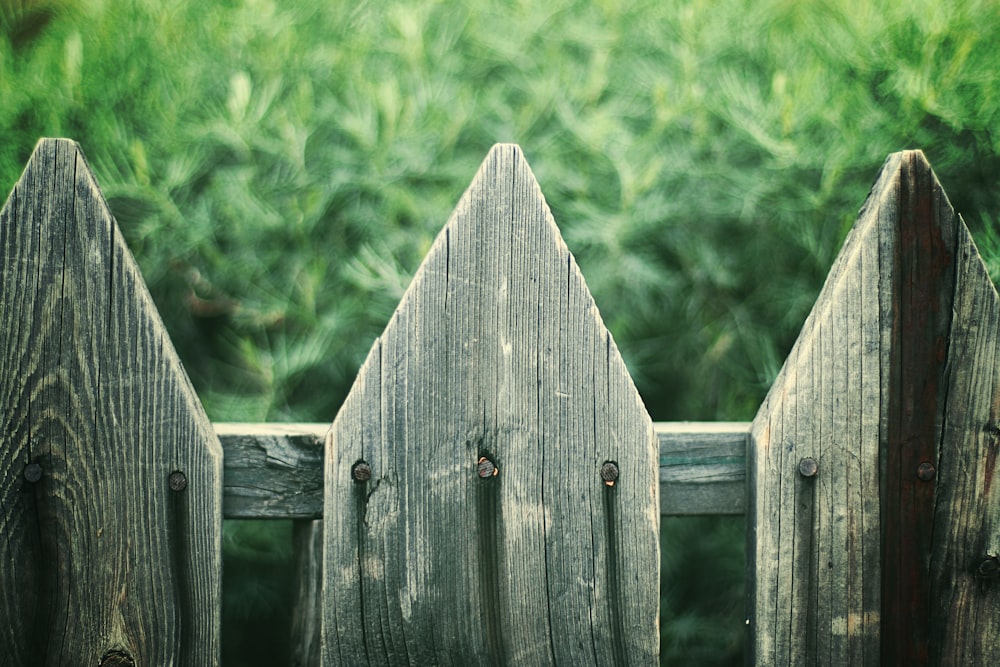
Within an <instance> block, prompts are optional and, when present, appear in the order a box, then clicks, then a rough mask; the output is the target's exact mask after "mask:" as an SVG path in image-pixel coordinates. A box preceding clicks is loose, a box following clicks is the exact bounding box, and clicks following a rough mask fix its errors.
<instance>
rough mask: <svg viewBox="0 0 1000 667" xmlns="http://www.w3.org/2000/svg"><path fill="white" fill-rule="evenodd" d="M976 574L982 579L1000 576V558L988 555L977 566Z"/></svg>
mask: <svg viewBox="0 0 1000 667" xmlns="http://www.w3.org/2000/svg"><path fill="white" fill-rule="evenodd" d="M976 576H977V577H979V578H980V579H998V578H1000V559H998V558H997V557H996V556H987V557H986V558H984V559H983V561H982V562H981V563H980V564H979V567H977V568H976Z"/></svg>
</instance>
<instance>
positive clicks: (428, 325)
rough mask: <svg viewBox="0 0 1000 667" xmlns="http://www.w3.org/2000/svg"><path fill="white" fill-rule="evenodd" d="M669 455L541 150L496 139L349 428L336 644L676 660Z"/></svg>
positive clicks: (333, 629)
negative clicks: (538, 159) (561, 228)
mask: <svg viewBox="0 0 1000 667" xmlns="http://www.w3.org/2000/svg"><path fill="white" fill-rule="evenodd" d="M656 455H657V443H656V438H655V435H654V433H653V429H652V424H651V422H650V420H649V417H648V416H647V415H646V412H645V409H644V408H643V406H642V403H641V401H640V399H639V396H638V394H637V393H636V391H635V388H634V387H633V386H632V383H631V380H630V378H629V376H628V373H627V372H626V370H625V367H624V364H623V363H622V360H621V358H620V356H619V353H618V350H617V348H616V346H615V344H614V341H613V340H612V339H611V336H610V335H609V334H608V332H607V330H606V329H605V328H604V325H603V324H602V323H601V320H600V316H599V314H598V312H597V309H596V307H595V306H594V303H593V300H592V298H591V297H590V294H589V292H588V291H587V289H586V286H585V285H584V282H583V279H582V277H581V275H580V273H579V270H578V269H577V267H576V264H575V262H574V260H573V258H572V256H571V255H570V254H569V252H568V250H567V249H566V246H565V245H564V243H563V242H562V240H561V238H560V236H559V233H558V230H557V229H556V227H555V224H554V222H553V221H552V218H551V215H550V213H549V211H548V208H547V206H546V204H545V202H544V199H543V197H542V195H541V192H540V191H539V189H538V186H537V184H536V182H535V179H534V177H533V175H532V174H531V171H530V170H529V168H528V166H527V164H526V163H525V161H524V160H523V158H522V157H521V154H520V150H519V149H518V148H517V147H515V146H498V147H496V148H494V149H493V151H492V152H491V153H490V155H489V156H488V157H487V159H486V161H485V162H484V164H483V167H482V168H481V170H480V172H479V174H478V175H477V176H476V178H475V180H474V181H473V183H472V185H471V186H470V188H469V190H468V191H467V192H466V194H465V196H464V197H463V199H462V201H461V203H460V204H459V205H458V207H457V209H456V211H455V213H454V215H453V216H452V219H451V220H450V221H449V223H448V225H447V226H446V227H445V229H444V230H443V231H442V233H441V234H440V236H439V237H438V239H437V241H436V243H435V245H434V247H433V248H432V249H431V251H430V253H429V255H428V257H427V259H426V260H425V262H424V264H423V265H422V267H421V269H420V270H419V272H418V274H417V276H416V277H415V278H414V281H413V284H412V285H411V287H410V289H409V290H408V292H407V294H406V295H405V296H404V298H403V300H402V302H401V304H400V306H399V308H398V309H397V311H396V313H395V314H394V315H393V318H392V320H391V321H390V323H389V325H388V327H387V328H386V330H385V332H384V333H383V335H382V336H381V338H379V340H378V341H377V342H376V343H375V345H374V347H373V349H372V351H371V353H370V355H369V357H368V359H367V361H366V362H365V364H364V366H363V368H362V370H361V372H360V373H359V376H358V379H357V381H356V383H355V385H354V387H353V389H352V391H351V393H350V395H349V397H348V398H347V400H346V402H345V404H344V406H343V408H342V409H341V411H340V413H339V414H338V416H337V419H336V420H335V422H334V424H333V428H332V430H331V433H330V436H329V439H328V443H327V459H326V484H327V487H326V493H327V495H326V504H325V509H324V556H325V558H324V581H325V590H324V593H325V600H324V609H323V651H324V663H325V664H377V665H382V664H390V665H403V664H407V665H408V664H442V665H487V664H497V663H499V664H516V665H535V664H553V663H558V664H565V665H586V664H609V665H613V664H619V665H640V664H653V663H655V661H656V655H657V652H658V643H659V638H658V632H657V615H658V613H657V612H658V606H659V593H658V589H659V585H658V583H659V575H658V571H659V544H658V530H657V529H658V518H659V512H658V511H657V507H658V500H657V488H658V484H657V477H656V475H657V462H656ZM483 459H487V460H489V461H492V462H493V463H494V464H495V466H496V471H497V473H496V474H495V475H494V474H492V472H491V470H490V468H489V466H488V465H486V464H485V463H484V462H483V461H482V460H483ZM362 460H363V461H365V462H366V463H367V464H368V465H369V466H370V469H371V479H369V480H365V481H361V482H357V481H354V480H353V479H352V468H353V467H354V466H355V464H356V463H357V462H359V461H362ZM606 461H616V462H617V463H618V466H619V469H620V477H619V478H618V480H617V483H616V484H615V485H614V486H607V485H605V484H604V483H603V481H602V479H601V475H600V472H601V468H602V464H604V463H605V462H606ZM480 464H483V465H482V471H483V474H485V475H486V477H485V478H481V477H480V476H479V475H478V474H477V470H479V469H480Z"/></svg>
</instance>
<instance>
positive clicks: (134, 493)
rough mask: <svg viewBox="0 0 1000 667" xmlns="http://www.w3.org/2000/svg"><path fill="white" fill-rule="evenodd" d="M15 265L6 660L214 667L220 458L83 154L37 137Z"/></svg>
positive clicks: (0, 511)
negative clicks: (114, 659)
mask: <svg viewBox="0 0 1000 667" xmlns="http://www.w3.org/2000/svg"><path fill="white" fill-rule="evenodd" d="M0 253H2V254H0V257H2V263H0V280H2V285H3V289H2V292H0V331H3V334H4V339H3V345H2V348H0V422H2V424H0V438H2V441H0V533H2V534H3V539H0V618H3V619H4V622H3V623H0V656H3V662H4V664H12V665H98V664H100V663H101V661H102V659H104V658H105V656H118V657H121V656H123V655H124V656H127V657H129V658H130V659H131V660H132V661H133V662H134V663H135V664H136V665H168V664H174V665H210V664H217V663H218V654H219V608H220V588H221V572H220V570H221V562H220V560H221V557H220V548H221V488H222V461H221V449H220V447H219V444H218V440H217V439H216V438H215V435H214V433H213V432H212V426H211V424H210V423H209V422H208V420H207V418H206V416H205V414H204V412H203V411H202V408H201V405H200V403H199V402H198V400H197V398H196V396H195V394H194V392H193V390H192V388H191V386H190V384H189V382H188V380H187V376H186V375H185V373H184V371H183V369H182V368H181V366H180V363H179V362H178V360H177V357H176V354H175V353H174V351H173V348H172V346H171V344H170V341H169V340H168V338H167V336H166V334H165V332H164V329H163V326H162V324H161V322H160V320H159V318H158V315H157V314H156V310H155V308H154V306H153V303H152V301H151V300H150V298H149V295H148V293H147V292H146V289H145V286H144V285H143V282H142V279H141V278H140V276H139V274H138V272H137V270H136V267H135V264H134V262H133V260H132V258H131V255H130V254H129V252H128V250H127V248H126V247H125V245H124V243H123V241H122V238H121V235H120V233H119V232H118V230H117V227H116V225H115V222H114V220H113V219H112V217H111V215H110V214H109V212H108V209H107V205H106V203H105V201H104V199H103V197H102V196H101V194H100V191H99V190H98V188H97V185H96V183H95V182H94V179H93V176H92V174H91V172H90V169H89V168H88V166H87V163H86V161H85V160H84V158H83V155H82V153H81V152H80V150H79V147H78V146H77V145H76V144H75V143H73V142H70V141H66V140H42V141H41V142H39V144H38V146H37V148H36V150H35V152H34V154H33V155H32V157H31V160H30V162H29V163H28V166H27V167H26V169H25V171H24V173H23V175H22V177H21V179H20V180H19V181H18V183H17V185H16V186H15V187H14V190H13V192H12V193H11V195H10V197H9V199H8V200H7V203H6V204H5V206H4V208H3V211H2V212H0ZM175 472H183V474H184V475H186V488H184V489H183V490H179V491H172V490H171V488H170V485H169V480H170V478H171V475H172V474H173V473H175ZM31 480H37V481H31ZM174 481H175V485H176V486H181V484H180V483H179V482H180V478H179V477H177V476H175V477H174Z"/></svg>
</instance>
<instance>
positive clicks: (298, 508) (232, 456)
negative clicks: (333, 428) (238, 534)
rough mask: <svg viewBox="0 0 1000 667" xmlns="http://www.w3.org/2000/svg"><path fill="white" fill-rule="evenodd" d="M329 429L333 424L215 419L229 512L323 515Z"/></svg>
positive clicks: (271, 515) (277, 516)
mask: <svg viewBox="0 0 1000 667" xmlns="http://www.w3.org/2000/svg"><path fill="white" fill-rule="evenodd" d="M328 430H330V425H329V424H215V432H216V434H218V436H219V440H220V441H221V443H222V448H223V451H225V457H224V461H225V464H224V465H225V469H224V478H223V479H224V486H223V500H222V511H223V514H224V515H225V517H226V518H227V519H319V518H321V517H322V516H323V438H324V436H325V435H326V432H327V431H328Z"/></svg>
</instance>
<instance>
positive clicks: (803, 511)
mask: <svg viewBox="0 0 1000 667" xmlns="http://www.w3.org/2000/svg"><path fill="white" fill-rule="evenodd" d="M901 159H902V158H901V156H900V155H898V154H897V155H894V156H893V157H891V158H890V159H889V160H888V161H887V163H886V165H885V166H884V167H883V171H882V174H881V176H880V178H879V180H878V182H877V183H876V185H875V187H874V188H873V190H872V193H871V194H870V195H869V199H868V202H867V203H866V205H865V207H864V208H863V209H862V212H861V214H860V216H859V219H858V222H857V223H856V225H855V227H854V229H853V230H852V231H851V233H850V235H849V236H848V238H847V240H846V241H845V244H844V248H843V250H842V251H841V253H840V255H839V256H838V258H837V261H836V262H835V264H834V266H833V268H832V269H831V271H830V275H829V277H828V278H827V281H826V284H825V285H824V287H823V290H822V291H821V293H820V296H819V298H818V300H817V302H816V305H815V306H814V307H813V310H812V312H811V313H810V315H809V317H808V319H807V320H806V323H805V325H804V326H803V328H802V332H801V333H800V335H799V338H798V340H797V342H796V343H795V346H794V347H793V349H792V351H791V353H790V354H789V357H788V360H787V361H786V362H785V365H784V367H783V368H782V370H781V372H780V374H779V375H778V378H777V379H776V380H775V383H774V385H773V386H772V387H771V390H770V392H769V393H768V395H767V398H766V399H765V402H764V404H763V406H762V407H761V409H760V411H759V412H758V414H757V417H756V419H755V420H754V422H753V425H752V427H751V436H750V446H749V448H748V452H747V456H748V480H747V482H748V486H749V488H748V498H749V499H748V503H749V504H748V506H747V512H748V514H749V517H748V518H749V521H748V533H747V562H748V565H747V579H748V581H747V585H748V596H749V597H748V614H749V618H748V632H749V637H748V639H749V642H748V644H749V651H748V658H749V660H750V661H751V662H752V663H753V664H759V665H804V664H818V665H843V664H877V663H878V661H879V651H880V648H879V638H880V635H879V615H880V611H881V580H880V577H879V571H880V568H881V548H880V545H881V530H882V526H881V523H880V520H879V517H880V514H879V490H880V485H879V469H880V468H879V462H880V442H881V438H882V433H883V432H884V431H885V424H884V421H885V414H884V413H883V412H882V409H881V401H882V398H881V396H882V394H883V388H884V387H885V385H886V379H887V378H888V374H889V349H890V340H891V332H892V330H891V327H892V318H891V314H890V312H889V309H888V307H887V305H886V304H885V299H884V296H883V294H882V290H885V289H891V287H890V286H891V285H892V281H893V279H894V274H893V271H892V269H893V266H892V261H891V257H892V243H893V241H892V240H893V239H894V238H895V227H896V219H897V206H898V199H899V186H898V183H899V170H900V163H901Z"/></svg>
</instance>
